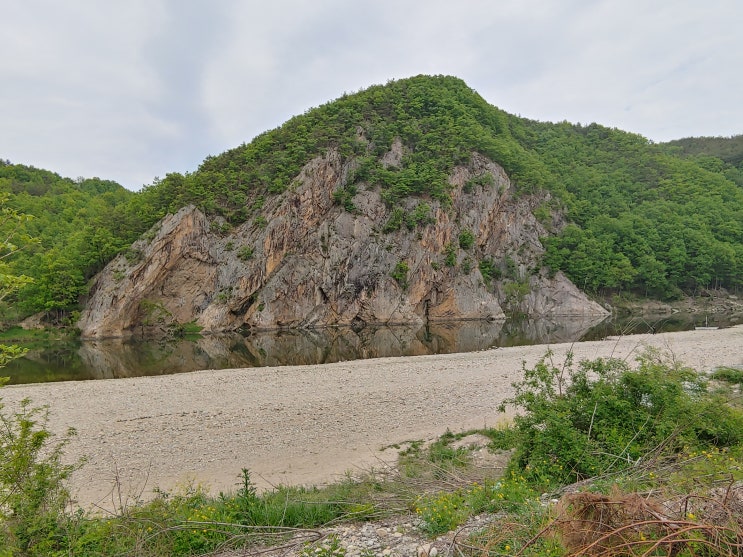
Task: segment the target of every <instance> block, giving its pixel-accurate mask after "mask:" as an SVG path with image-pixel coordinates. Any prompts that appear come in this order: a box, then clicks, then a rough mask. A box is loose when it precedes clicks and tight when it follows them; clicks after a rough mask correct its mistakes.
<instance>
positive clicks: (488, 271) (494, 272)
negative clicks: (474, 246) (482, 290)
mask: <svg viewBox="0 0 743 557" xmlns="http://www.w3.org/2000/svg"><path fill="white" fill-rule="evenodd" d="M478 267H479V269H480V274H481V275H482V280H483V281H485V284H486V285H487V286H490V285H491V284H492V283H493V279H495V280H498V279H500V278H501V271H500V269H499V268H498V267H496V266H495V262H494V261H493V260H492V259H488V258H485V259H482V260H481V261H480V263H479V264H478Z"/></svg>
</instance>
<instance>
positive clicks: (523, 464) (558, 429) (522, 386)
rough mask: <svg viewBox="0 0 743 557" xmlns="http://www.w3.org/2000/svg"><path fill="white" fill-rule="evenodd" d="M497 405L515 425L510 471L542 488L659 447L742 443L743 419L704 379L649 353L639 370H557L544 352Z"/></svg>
mask: <svg viewBox="0 0 743 557" xmlns="http://www.w3.org/2000/svg"><path fill="white" fill-rule="evenodd" d="M523 372H524V378H523V380H522V381H520V382H518V383H514V388H515V393H516V394H515V395H514V396H513V397H512V398H511V399H509V400H507V401H506V402H504V403H503V404H502V405H501V410H504V409H505V405H506V404H512V405H514V406H516V407H517V408H520V409H521V410H522V411H523V413H521V414H520V415H518V416H517V417H516V418H514V428H515V430H516V435H517V439H518V441H517V445H516V446H517V448H516V452H515V455H514V458H513V459H512V461H511V466H512V469H513V470H515V471H517V472H518V473H519V474H521V475H523V476H525V477H526V478H527V479H529V480H530V481H533V482H536V483H537V484H543V485H546V486H554V485H560V484H566V483H571V482H575V481H579V480H583V479H586V478H590V477H593V476H596V475H599V474H605V473H610V472H617V471H620V470H623V469H626V468H629V467H632V466H634V465H636V464H637V463H638V462H639V461H640V459H642V458H645V457H646V455H648V453H651V452H652V451H655V450H656V449H658V448H659V447H663V448H664V450H666V451H670V452H671V453H673V454H675V453H679V452H680V451H682V450H688V448H689V447H692V448H697V447H704V448H710V447H717V448H722V447H730V446H734V445H736V444H740V443H741V442H743V413H741V412H739V411H736V410H734V409H733V408H731V407H730V406H728V405H727V404H725V403H724V401H723V400H721V399H720V398H719V397H718V396H717V395H714V394H711V393H710V392H708V391H707V388H706V378H705V377H704V376H703V375H701V374H699V373H697V372H695V371H693V370H691V369H688V368H684V367H680V366H677V365H670V364H667V363H665V362H663V361H662V360H661V359H660V358H658V356H657V354H655V353H653V352H648V353H646V354H644V355H643V356H642V357H641V358H640V359H639V360H638V365H637V367H636V368H632V367H631V366H630V365H629V364H628V363H626V362H624V361H620V360H615V359H602V358H599V359H596V360H584V361H581V362H580V363H579V364H577V366H576V365H574V364H573V360H572V355H571V356H569V357H568V358H567V359H566V361H565V362H564V363H563V364H561V365H556V364H555V363H554V362H553V361H552V353H551V352H548V353H547V354H546V356H545V357H544V358H542V359H541V360H540V361H539V362H538V363H537V364H536V365H535V366H534V367H533V368H526V367H524V368H523Z"/></svg>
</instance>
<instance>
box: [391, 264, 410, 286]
mask: <svg viewBox="0 0 743 557" xmlns="http://www.w3.org/2000/svg"><path fill="white" fill-rule="evenodd" d="M409 271H410V267H409V266H408V264H407V263H406V262H405V261H398V263H397V265H395V268H394V269H393V270H392V272H391V273H390V276H391V277H392V278H393V279H395V281H397V284H399V285H400V287H401V288H402V289H405V288H407V287H408V272H409Z"/></svg>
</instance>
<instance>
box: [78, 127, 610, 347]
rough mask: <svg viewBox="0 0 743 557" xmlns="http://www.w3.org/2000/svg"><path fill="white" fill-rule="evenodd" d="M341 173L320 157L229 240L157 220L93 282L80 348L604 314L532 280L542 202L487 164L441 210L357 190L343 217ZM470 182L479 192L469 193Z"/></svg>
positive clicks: (211, 226) (542, 278) (565, 284)
mask: <svg viewBox="0 0 743 557" xmlns="http://www.w3.org/2000/svg"><path fill="white" fill-rule="evenodd" d="M401 153H402V145H401V144H400V143H399V142H398V143H394V144H393V149H392V150H391V151H390V152H388V153H386V154H385V155H383V157H382V158H383V159H384V160H385V161H386V164H390V165H392V164H395V162H396V161H397V160H399V156H400V155H401ZM353 168H354V162H353V161H349V162H346V163H343V162H342V158H341V156H340V154H339V153H338V151H337V150H330V151H328V152H327V154H326V155H325V156H323V157H318V158H316V159H313V160H312V161H311V162H310V163H309V164H307V165H306V166H305V167H304V168H303V169H302V171H301V172H300V173H299V174H298V176H297V177H296V179H295V183H294V185H293V186H292V188H290V189H288V190H287V191H285V192H283V193H281V194H279V195H277V196H275V197H273V198H271V199H270V200H267V201H266V203H265V205H264V206H263V208H262V212H261V217H263V218H261V219H255V220H253V221H251V222H246V223H243V224H241V225H238V226H236V227H233V228H229V230H227V231H225V230H224V229H222V226H221V225H222V224H224V221H223V220H222V219H220V218H212V219H210V218H209V217H207V216H206V215H204V213H202V212H201V211H200V210H199V209H197V208H195V207H193V206H189V207H186V208H184V209H182V210H180V211H179V212H178V213H177V214H176V215H174V216H171V217H168V218H166V219H165V220H163V221H162V222H161V223H160V225H159V226H158V227H157V228H156V229H155V230H153V231H152V234H151V235H152V236H153V237H152V239H151V240H147V241H142V242H139V243H138V244H135V246H134V248H135V250H136V251H137V253H138V257H137V258H135V259H132V258H130V259H127V258H126V257H125V256H119V257H118V258H117V259H115V260H114V261H113V262H112V264H111V265H109V266H108V267H107V268H106V270H105V271H104V272H103V273H102V274H101V275H100V276H99V277H98V280H97V281H96V283H95V285H94V287H93V289H92V295H91V298H90V300H89V302H88V304H87V305H86V309H85V311H84V312H83V314H82V317H81V319H80V322H79V327H80V329H81V330H82V334H83V336H86V337H105V336H121V335H124V334H126V333H127V332H131V331H132V330H134V329H137V330H140V328H141V329H142V330H149V331H153V330H154V331H155V332H156V331H157V330H158V329H167V328H169V327H178V326H179V325H182V324H184V323H187V322H191V321H195V322H196V324H198V325H199V326H201V327H203V328H204V329H206V330H208V331H210V332H219V331H230V330H238V329H244V328H255V329H273V328H281V327H317V326H331V325H345V326H352V327H363V326H365V325H367V324H399V323H423V322H425V321H447V320H459V319H498V318H502V317H504V310H506V311H509V312H512V313H514V312H518V313H524V314H530V315H586V316H595V315H604V314H606V310H605V309H604V308H602V307H601V306H599V305H598V304H596V303H594V302H591V301H590V300H588V299H587V298H586V297H585V295H584V294H582V293H581V292H580V291H579V290H578V289H577V288H575V286H573V285H572V283H570V281H568V280H567V279H566V278H565V277H564V276H563V275H562V274H561V273H558V274H557V275H556V276H549V274H548V273H546V272H545V271H543V270H540V266H539V258H540V256H541V253H542V251H543V250H542V246H541V244H540V242H539V237H540V236H541V235H542V234H544V233H545V231H544V229H543V228H542V226H541V225H540V224H539V223H538V222H537V221H536V219H535V218H534V216H533V214H532V210H533V208H534V207H535V206H536V205H538V203H539V201H540V199H539V197H538V196H522V197H519V198H514V196H513V193H514V192H513V188H512V186H511V184H510V182H509V180H508V177H507V176H506V175H505V172H504V171H503V169H502V168H501V167H499V166H498V165H496V164H494V163H493V162H491V161H489V160H487V159H485V158H484V157H482V156H478V155H475V156H473V157H472V160H471V161H470V163H469V164H468V165H466V166H464V165H463V166H458V167H456V168H455V169H454V171H453V172H452V174H451V175H450V177H449V181H448V184H449V186H448V188H447V189H448V195H449V199H450V200H451V201H448V202H446V203H442V202H441V201H438V200H431V201H430V203H429V202H426V201H420V200H412V199H410V200H405V201H400V202H399V204H398V205H397V206H396V208H394V209H391V210H390V209H389V208H388V207H387V206H386V205H385V203H384V202H383V200H382V194H381V193H380V192H379V191H378V190H377V189H376V188H373V187H369V188H363V187H362V188H359V191H357V193H355V194H354V195H353V196H352V197H351V198H350V199H351V201H352V202H353V204H354V211H353V212H349V211H347V210H346V209H345V208H344V207H343V205H341V204H338V203H336V202H334V197H337V195H336V194H337V192H338V191H343V188H344V186H345V185H346V183H347V180H348V176H349V174H350V173H351V172H352V169H353ZM478 177H480V178H485V177H486V178H487V179H483V180H481V181H483V182H485V183H484V184H478V185H472V181H473V180H475V179H476V178H478ZM468 184H469V185H468ZM397 209H400V210H399V211H397ZM398 216H399V221H398ZM502 262H507V263H506V264H504V268H503V269H501V263H502Z"/></svg>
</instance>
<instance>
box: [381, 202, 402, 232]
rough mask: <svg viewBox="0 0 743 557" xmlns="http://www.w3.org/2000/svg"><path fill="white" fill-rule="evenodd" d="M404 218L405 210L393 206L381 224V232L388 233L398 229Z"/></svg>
mask: <svg viewBox="0 0 743 557" xmlns="http://www.w3.org/2000/svg"><path fill="white" fill-rule="evenodd" d="M404 219H405V210H404V209H403V208H402V207H395V208H393V209H392V211H391V212H390V216H389V217H388V218H387V221H386V222H385V223H384V226H382V232H384V233H385V234H388V233H390V232H395V231H397V230H400V228H401V227H402V223H403V220H404Z"/></svg>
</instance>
